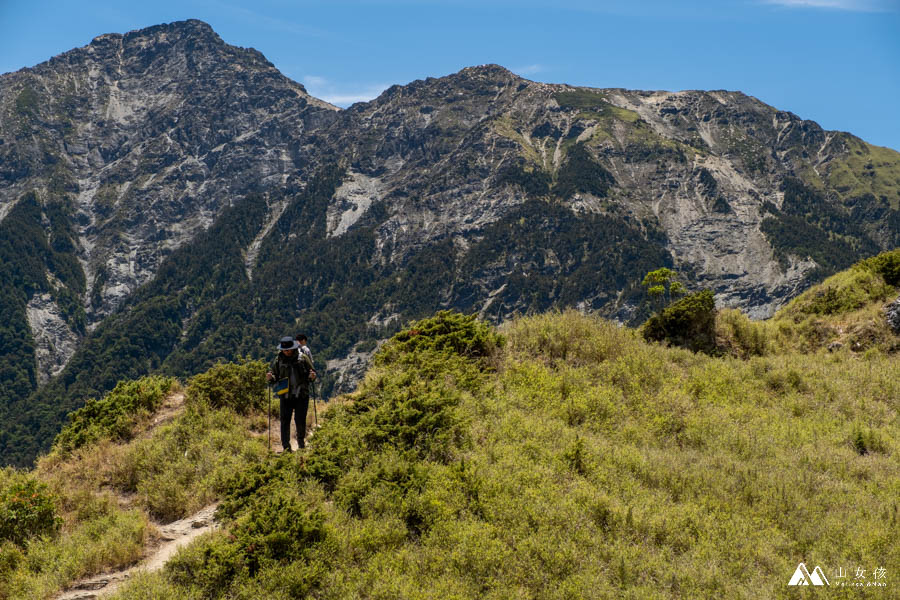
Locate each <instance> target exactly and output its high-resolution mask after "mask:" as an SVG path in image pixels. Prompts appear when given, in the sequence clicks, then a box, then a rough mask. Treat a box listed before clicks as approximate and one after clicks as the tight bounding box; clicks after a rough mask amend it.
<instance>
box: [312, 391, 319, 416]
mask: <svg viewBox="0 0 900 600" xmlns="http://www.w3.org/2000/svg"><path fill="white" fill-rule="evenodd" d="M312 403H313V417H315V419H316V427H318V426H319V413H318V411H317V410H316V382H313V397H312Z"/></svg>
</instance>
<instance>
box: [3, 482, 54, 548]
mask: <svg viewBox="0 0 900 600" xmlns="http://www.w3.org/2000/svg"><path fill="white" fill-rule="evenodd" d="M61 524H62V520H61V519H60V518H59V516H57V514H56V502H55V499H54V498H53V496H52V495H51V494H50V492H49V489H48V487H47V485H45V484H43V483H41V482H39V481H37V480H36V479H35V478H34V477H33V476H31V475H27V474H24V473H16V472H15V471H12V470H11V469H7V471H6V472H5V473H4V477H3V481H2V487H0V542H3V541H7V540H8V541H10V542H13V543H15V544H18V545H20V546H22V545H24V544H25V542H26V541H27V540H29V539H31V538H34V537H40V536H43V535H54V534H56V533H57V532H58V531H59V528H60V525H61Z"/></svg>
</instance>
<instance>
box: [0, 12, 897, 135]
mask: <svg viewBox="0 0 900 600" xmlns="http://www.w3.org/2000/svg"><path fill="white" fill-rule="evenodd" d="M188 18H197V19H202V20H204V21H206V22H207V23H209V24H210V25H212V27H213V28H214V29H215V30H216V31H217V32H218V33H219V35H220V36H221V37H222V38H223V39H224V40H225V41H226V42H228V43H230V44H234V45H237V46H252V47H254V48H256V49H258V50H260V51H261V52H263V54H265V55H266V57H267V58H268V59H269V60H270V61H271V62H272V63H274V64H275V66H276V67H278V68H279V69H280V70H281V71H282V72H283V73H284V74H285V75H287V76H288V77H291V78H292V79H295V80H297V81H299V82H301V83H303V84H304V85H305V86H306V87H307V89H308V90H309V92H310V93H312V94H313V95H315V96H318V97H320V98H323V99H325V100H328V101H330V102H333V103H336V104H339V105H341V106H347V105H348V104H350V103H352V102H355V101H360V100H366V99H370V98H372V97H374V96H376V95H377V94H379V93H380V92H381V91H382V90H383V89H385V88H386V87H388V86H389V85H392V84H395V83H400V84H404V83H408V82H410V81H412V80H415V79H422V78H425V77H439V76H442V75H447V74H449V73H453V72H455V71H458V70H459V69H461V68H463V67H466V66H471V65H477V64H484V63H498V64H501V65H503V66H505V67H507V68H509V69H511V70H512V71H515V72H517V73H519V74H520V75H522V76H524V77H527V78H529V79H533V80H536V81H545V82H549V83H569V84H573V85H587V86H593V87H624V88H629V89H645V90H660V89H662V90H684V89H727V90H740V91H743V92H745V93H747V94H750V95H752V96H756V97H757V98H759V99H760V100H762V101H763V102H766V103H768V104H771V105H773V106H775V107H777V108H779V109H782V110H789V111H791V112H793V113H796V114H797V115H799V116H801V117H803V118H806V119H812V120H814V121H817V122H819V123H820V124H821V125H822V126H823V127H825V128H826V129H839V130H843V131H850V132H851V133H854V134H856V135H858V136H860V137H862V138H863V139H865V140H866V141H868V142H871V143H873V144H877V145H881V146H888V147H891V148H894V149H896V150H900V114H898V106H900V0H683V1H679V0H595V1H589V0H557V1H556V2H547V1H539V0H515V1H514V0H480V1H476V0H434V1H421V2H414V1H411V0H410V1H403V0H395V1H392V2H388V1H382V0H353V1H351V0H331V1H326V2H304V1H296V0H295V1H289V0H254V1H252V2H248V1H245V0H178V1H171V0H154V1H152V2H146V3H129V2H122V1H121V0H116V1H113V0H82V1H80V2H71V1H68V0H66V1H62V0H57V1H49V0H32V1H22V0H0V72H3V73H5V72H8V71H14V70H17V69H19V68H21V67H24V66H33V65H35V64H38V63H40V62H43V61H45V60H47V59H48V58H50V57H51V56H53V55H56V54H60V53H62V52H65V51H66V50H69V49H71V48H75V47H78V46H84V45H86V44H87V43H89V42H90V41H91V39H92V38H93V37H95V36H97V35H99V34H101V33H111V32H118V33H124V32H126V31H130V30H133V29H139V28H142V27H148V26H151V25H155V24H158V23H165V22H171V21H177V20H183V19H188Z"/></svg>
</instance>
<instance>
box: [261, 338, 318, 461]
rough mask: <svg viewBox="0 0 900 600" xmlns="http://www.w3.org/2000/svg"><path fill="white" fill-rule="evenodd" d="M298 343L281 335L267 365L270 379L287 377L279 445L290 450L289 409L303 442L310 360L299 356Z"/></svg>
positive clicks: (304, 444)
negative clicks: (271, 358) (272, 358)
mask: <svg viewBox="0 0 900 600" xmlns="http://www.w3.org/2000/svg"><path fill="white" fill-rule="evenodd" d="M299 348H300V344H299V343H297V341H296V340H294V339H293V338H291V337H290V336H285V337H283V338H281V342H280V343H279V344H278V350H279V352H278V356H276V357H275V360H273V361H272V364H271V365H269V372H268V373H266V380H267V381H268V382H269V383H274V382H277V381H282V380H287V381H286V383H287V385H288V389H287V393H286V394H284V395H283V396H281V447H282V448H284V451H285V452H290V451H291V413H293V414H294V421H295V423H296V425H297V445H298V446H299V447H300V448H303V447H304V446H306V411H307V410H309V381H310V377H311V375H312V369H311V368H310V362H308V361H307V360H306V359H305V358H304V359H301V358H300V356H301V354H300V350H299Z"/></svg>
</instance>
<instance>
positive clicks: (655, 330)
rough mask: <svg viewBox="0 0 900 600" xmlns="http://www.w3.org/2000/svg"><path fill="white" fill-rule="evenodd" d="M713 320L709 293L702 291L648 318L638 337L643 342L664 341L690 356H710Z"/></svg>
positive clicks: (714, 337)
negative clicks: (642, 339)
mask: <svg viewBox="0 0 900 600" xmlns="http://www.w3.org/2000/svg"><path fill="white" fill-rule="evenodd" d="M715 320H716V303H715V300H714V299H713V293H712V290H702V291H700V292H697V293H695V294H691V295H689V296H686V297H684V298H682V299H681V300H678V301H677V302H674V303H673V304H671V305H670V306H668V307H666V308H664V309H663V310H662V311H660V312H659V313H657V314H655V315H653V316H652V317H650V318H649V319H648V320H647V322H646V323H644V326H643V328H642V330H641V333H642V335H643V336H644V339H645V340H647V341H654V342H663V341H664V342H668V343H670V344H672V345H674V346H681V347H682V348H687V349H689V350H693V351H694V352H707V353H712V352H714V351H715V349H716V332H715Z"/></svg>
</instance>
